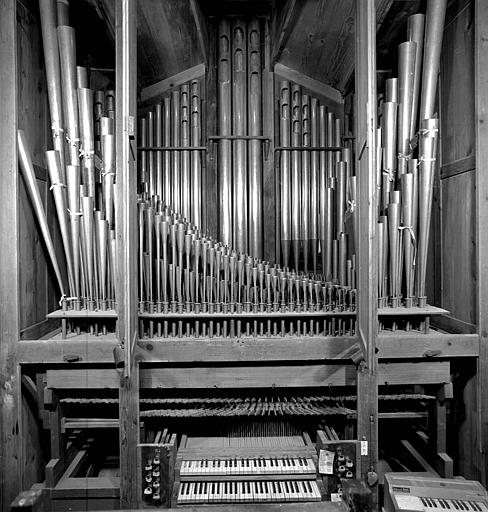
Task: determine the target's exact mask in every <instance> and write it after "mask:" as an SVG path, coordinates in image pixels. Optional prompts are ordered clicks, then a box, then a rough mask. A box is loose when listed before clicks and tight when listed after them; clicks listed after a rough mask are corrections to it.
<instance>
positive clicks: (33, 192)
mask: <svg viewBox="0 0 488 512" xmlns="http://www.w3.org/2000/svg"><path fill="white" fill-rule="evenodd" d="M17 144H18V149H19V163H20V168H21V170H22V174H23V176H24V179H25V182H26V185H27V191H28V193H29V196H30V198H31V201H32V205H33V207H34V212H35V214H36V217H37V220H38V222H39V226H40V228H41V232H42V236H43V238H44V243H45V244H46V249H47V252H48V254H49V258H50V259H51V264H52V266H53V268H54V273H55V275H56V279H57V281H58V285H59V289H60V291H61V294H62V295H65V290H66V288H65V285H64V280H63V278H62V276H61V271H60V269H59V264H58V259H57V256H56V251H55V250H54V244H53V241H52V238H51V233H50V232H49V226H48V223H47V217H46V212H45V210H44V205H43V203H42V199H41V194H40V193H39V189H38V188H37V183H36V174H35V171H34V166H33V164H32V158H31V156H30V153H29V149H28V147H27V141H26V140H25V135H24V132H23V131H22V130H19V131H18V132H17Z"/></svg>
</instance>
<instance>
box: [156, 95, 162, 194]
mask: <svg viewBox="0 0 488 512" xmlns="http://www.w3.org/2000/svg"><path fill="white" fill-rule="evenodd" d="M162 123H163V116H162V106H161V103H157V104H156V105H155V106H154V145H155V146H157V147H160V146H162V144H163V136H162V128H163V126H162ZM154 157H155V160H156V166H155V167H156V172H155V178H154V181H155V182H156V184H155V194H156V195H157V196H158V199H162V198H163V154H162V153H161V151H156V154H155V156H154Z"/></svg>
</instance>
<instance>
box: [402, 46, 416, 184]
mask: <svg viewBox="0 0 488 512" xmlns="http://www.w3.org/2000/svg"><path fill="white" fill-rule="evenodd" d="M416 54H417V43H415V42H414V41H407V42H406V43H402V44H401V45H400V46H399V47H398V74H399V77H398V96H399V98H398V100H399V102H400V104H399V112H398V173H399V175H400V176H401V175H402V174H405V173H406V172H407V169H408V159H409V158H410V154H411V152H412V150H411V146H410V125H411V117H412V101H413V93H414V78H415V58H416Z"/></svg>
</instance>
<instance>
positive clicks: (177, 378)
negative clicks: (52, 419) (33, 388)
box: [46, 361, 450, 389]
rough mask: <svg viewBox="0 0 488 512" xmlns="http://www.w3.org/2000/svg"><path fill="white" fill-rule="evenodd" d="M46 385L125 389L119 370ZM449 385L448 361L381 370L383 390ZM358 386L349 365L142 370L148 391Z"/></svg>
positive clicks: (68, 375) (55, 376)
mask: <svg viewBox="0 0 488 512" xmlns="http://www.w3.org/2000/svg"><path fill="white" fill-rule="evenodd" d="M46 381H47V387H48V388H52V389H103V388H109V389H117V388H118V387H119V385H120V377H119V374H118V373H117V372H116V370H115V369H83V370H81V369H72V370H64V369H63V370H48V371H47V372H46ZM448 382H450V365H449V362H446V361H435V362H428V363H427V362H421V363H420V362H419V363H404V362H402V363H400V364H395V363H387V364H380V365H379V366H378V384H379V385H386V384H387V385H399V384H444V383H448ZM355 383H356V367H355V366H354V365H349V364H345V365H339V364H328V365H324V364H308V365H276V366H270V365H259V366H250V365H246V366H244V365H243V366H234V365H233V366H206V367H194V368H187V367H166V368H143V369H141V371H140V387H141V388H146V389H154V388H165V389H189V388H214V389H215V388H259V387H278V388H290V387H291V388H293V387H320V386H326V387H328V386H352V385H354V384H355Z"/></svg>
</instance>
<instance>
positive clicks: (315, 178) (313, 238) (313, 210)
mask: <svg viewBox="0 0 488 512" xmlns="http://www.w3.org/2000/svg"><path fill="white" fill-rule="evenodd" d="M310 143H311V145H312V147H318V145H319V112H318V100H317V98H311V100H310ZM319 194H320V181H319V153H318V151H312V153H311V155H310V242H311V252H312V266H313V271H314V273H317V249H318V238H319V229H318V222H317V221H318V215H319Z"/></svg>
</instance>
